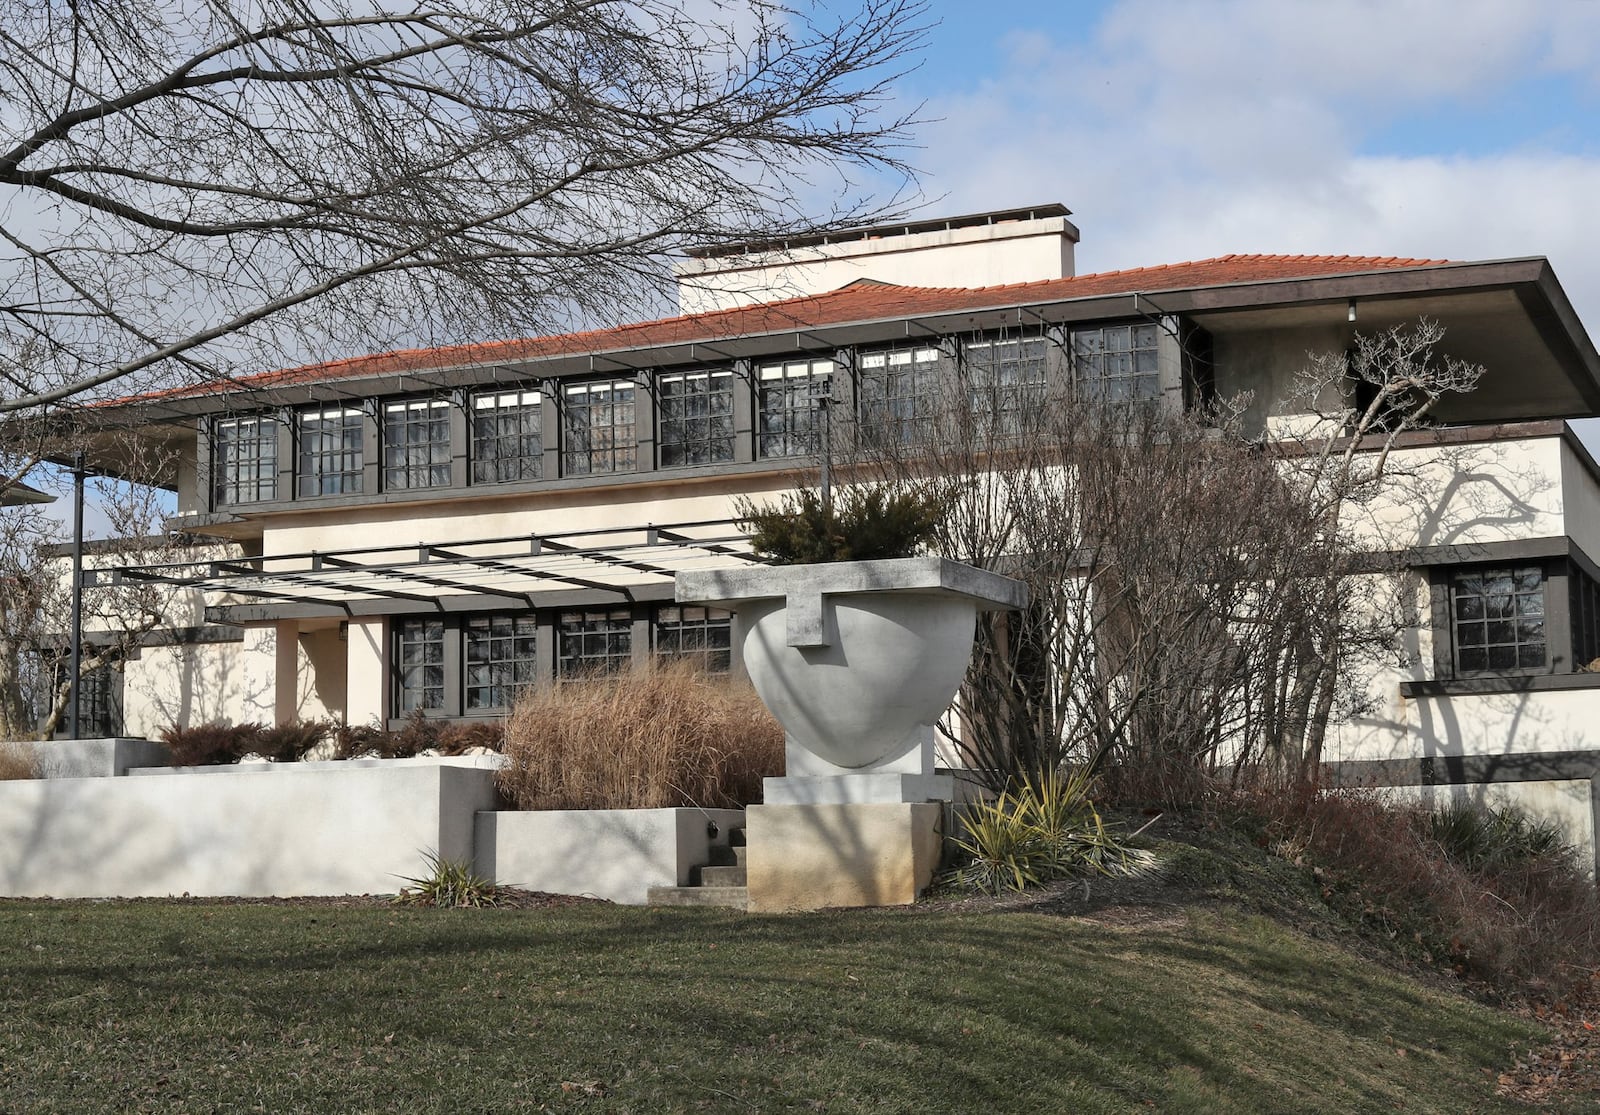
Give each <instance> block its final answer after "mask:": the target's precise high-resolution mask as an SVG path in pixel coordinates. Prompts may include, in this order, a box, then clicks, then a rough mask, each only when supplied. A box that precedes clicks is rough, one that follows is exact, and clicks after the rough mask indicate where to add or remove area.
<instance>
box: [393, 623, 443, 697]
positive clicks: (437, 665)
mask: <svg viewBox="0 0 1600 1115" xmlns="http://www.w3.org/2000/svg"><path fill="white" fill-rule="evenodd" d="M444 673H445V669H444V620H442V619H407V620H402V621H400V622H399V623H398V624H397V625H396V628H395V680H396V686H395V697H396V700H395V704H396V705H397V706H398V711H399V712H401V713H402V714H404V713H408V712H412V711H414V710H416V709H423V710H427V709H443V708H444V694H445V686H444Z"/></svg>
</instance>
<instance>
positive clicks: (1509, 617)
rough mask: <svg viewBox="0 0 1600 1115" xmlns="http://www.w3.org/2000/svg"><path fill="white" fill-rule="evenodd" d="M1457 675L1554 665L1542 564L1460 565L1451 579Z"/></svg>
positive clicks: (1453, 653)
mask: <svg viewBox="0 0 1600 1115" xmlns="http://www.w3.org/2000/svg"><path fill="white" fill-rule="evenodd" d="M1449 594H1450V598H1449V606H1450V627H1451V630H1450V639H1451V653H1452V657H1453V660H1454V666H1455V672H1456V674H1457V676H1466V675H1472V674H1482V673H1512V672H1528V671H1541V670H1545V669H1547V668H1548V666H1549V664H1550V654H1549V645H1548V643H1549V640H1548V639H1547V634H1548V633H1547V631H1546V627H1545V571H1544V569H1543V568H1542V567H1541V566H1538V565H1525V566H1504V567H1497V568H1480V569H1468V570H1455V571H1453V572H1452V573H1451V574H1450V580H1449Z"/></svg>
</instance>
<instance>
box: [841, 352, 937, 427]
mask: <svg viewBox="0 0 1600 1115" xmlns="http://www.w3.org/2000/svg"><path fill="white" fill-rule="evenodd" d="M860 368H861V391H860V398H859V400H858V402H857V413H858V421H859V422H860V430H861V438H862V440H863V441H865V442H866V443H867V444H869V445H871V444H881V445H918V444H922V443H925V442H927V441H928V440H929V439H930V438H931V437H932V435H933V429H934V425H935V423H936V422H937V420H938V413H939V404H940V391H939V384H940V359H939V350H938V349H936V348H931V347H919V348H902V349H894V350H892V351H890V352H864V353H862V354H861V360H860Z"/></svg>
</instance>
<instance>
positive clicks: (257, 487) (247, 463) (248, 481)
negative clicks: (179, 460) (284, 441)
mask: <svg viewBox="0 0 1600 1115" xmlns="http://www.w3.org/2000/svg"><path fill="white" fill-rule="evenodd" d="M211 480H212V485H211V490H212V494H213V497H214V499H215V502H216V504H217V506H219V507H232V506H234V505H235V504H240V503H259V502H262V501H263V500H270V499H276V498H278V423H277V420H276V419H272V418H265V417H261V416H260V415H253V416H250V417H247V418H219V419H217V420H216V423H215V424H214V425H213V426H212V427H211Z"/></svg>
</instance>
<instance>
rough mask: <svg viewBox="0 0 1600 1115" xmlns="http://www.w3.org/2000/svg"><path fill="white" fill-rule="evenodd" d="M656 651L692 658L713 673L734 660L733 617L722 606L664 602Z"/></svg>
mask: <svg viewBox="0 0 1600 1115" xmlns="http://www.w3.org/2000/svg"><path fill="white" fill-rule="evenodd" d="M655 636H656V654H658V655H659V656H661V657H662V658H667V659H673V660H690V661H693V662H694V663H695V664H696V665H698V666H699V667H700V668H701V669H702V670H704V671H706V672H707V673H712V674H725V673H727V672H728V670H729V667H730V665H731V663H732V661H733V616H732V614H731V613H729V612H725V611H723V610H722V609H720V608H700V607H680V606H677V605H662V606H661V607H660V608H657V609H656V624H655Z"/></svg>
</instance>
